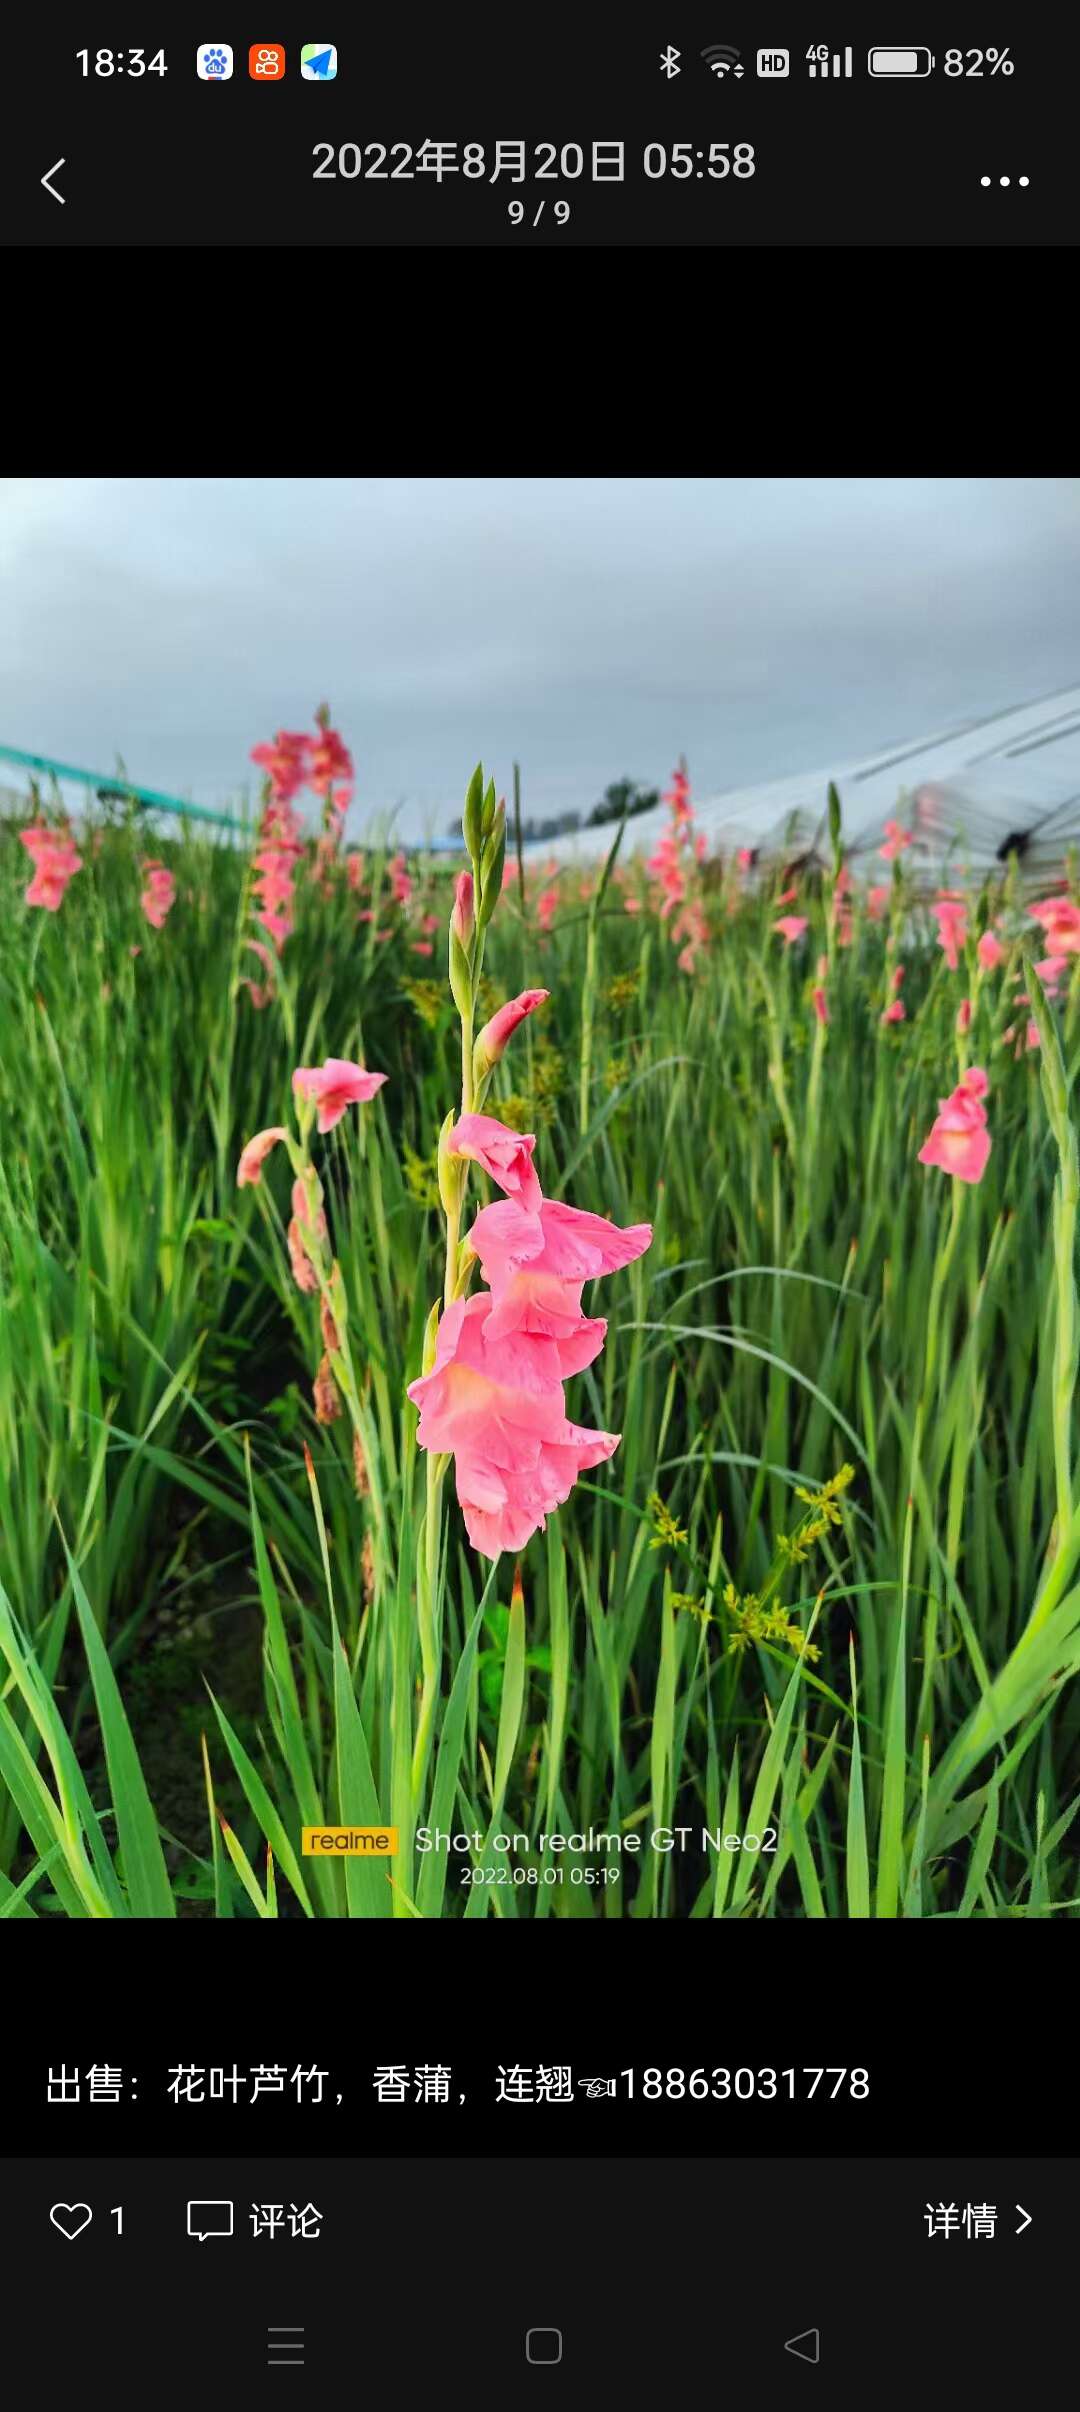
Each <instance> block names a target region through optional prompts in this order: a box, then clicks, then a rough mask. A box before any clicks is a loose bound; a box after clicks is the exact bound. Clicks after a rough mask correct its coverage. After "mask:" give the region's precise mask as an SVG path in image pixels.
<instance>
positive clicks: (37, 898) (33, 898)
mask: <svg viewBox="0 0 1080 2412" xmlns="http://www.w3.org/2000/svg"><path fill="white" fill-rule="evenodd" d="M19 838H20V842H21V843H22V845H24V846H25V848H26V851H27V853H28V855H29V856H30V859H31V861H32V863H33V865H34V876H33V879H32V880H31V882H30V885H29V887H28V888H27V889H26V891H25V900H26V903H27V904H29V905H43V906H44V908H45V911H46V912H47V913H56V912H58V911H59V909H60V906H61V905H62V903H63V901H64V897H65V894H66V892H67V888H68V884H69V882H70V881H71V880H73V879H74V877H75V874H76V872H77V871H81V869H82V863H81V861H80V858H79V854H78V851H77V849H76V847H75V846H73V845H72V842H71V838H70V835H69V833H68V831H67V830H66V829H49V828H46V827H44V826H41V825H37V824H35V826H34V827H33V828H32V829H20V831H19Z"/></svg>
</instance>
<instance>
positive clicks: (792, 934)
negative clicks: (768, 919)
mask: <svg viewBox="0 0 1080 2412" xmlns="http://www.w3.org/2000/svg"><path fill="white" fill-rule="evenodd" d="M809 927H810V923H809V921H808V919H807V917H806V915H805V914H802V913H785V914H783V916H782V917H781V919H780V920H779V921H774V923H773V928H774V930H779V932H780V936H781V938H782V939H783V940H784V944H785V945H786V946H794V944H795V940H796V938H801V937H802V934H803V931H804V930H807V929H809Z"/></svg>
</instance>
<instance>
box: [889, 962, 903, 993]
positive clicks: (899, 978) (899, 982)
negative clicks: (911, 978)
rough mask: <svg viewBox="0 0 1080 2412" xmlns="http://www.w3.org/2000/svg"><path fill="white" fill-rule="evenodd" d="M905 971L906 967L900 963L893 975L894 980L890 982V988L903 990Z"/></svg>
mask: <svg viewBox="0 0 1080 2412" xmlns="http://www.w3.org/2000/svg"><path fill="white" fill-rule="evenodd" d="M904 969H905V966H904V965H903V964H902V963H898V964H897V966H896V969H895V971H894V973H893V975H892V979H891V980H890V982H889V986H890V988H893V989H900V988H902V987H903V985H904Z"/></svg>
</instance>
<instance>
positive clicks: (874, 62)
mask: <svg viewBox="0 0 1080 2412" xmlns="http://www.w3.org/2000/svg"><path fill="white" fill-rule="evenodd" d="M866 64H867V67H868V69H869V72H870V74H871V75H929V74H930V71H931V68H932V67H933V64H934V61H933V57H932V55H931V53H930V51H928V50H872V51H871V52H870V53H869V56H868V58H867V61H866Z"/></svg>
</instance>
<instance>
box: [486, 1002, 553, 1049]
mask: <svg viewBox="0 0 1080 2412" xmlns="http://www.w3.org/2000/svg"><path fill="white" fill-rule="evenodd" d="M549 994H550V991H549V990H548V989H546V988H523V989H522V992H521V995H520V996H519V997H510V998H509V999H508V1000H507V1003H506V1004H505V1005H500V1007H499V1010H498V1012H497V1013H493V1014H492V1017H491V1020H490V1022H485V1024H484V1027H483V1029H482V1031H481V1032H480V1036H479V1038H478V1039H477V1042H476V1052H477V1055H478V1057H479V1058H480V1060H481V1062H482V1063H484V1064H485V1065H490V1064H497V1063H498V1061H499V1057H500V1056H501V1055H502V1053H503V1051H504V1049H505V1048H506V1047H507V1046H508V1044H509V1042H510V1040H511V1039H512V1038H513V1035H514V1032H515V1030H516V1029H517V1027H518V1024H519V1023H520V1022H523V1021H524V1020H525V1016H526V1014H529V1013H535V1012H536V1008H537V1006H538V1005H546V1003H547V1000H548V996H549Z"/></svg>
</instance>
